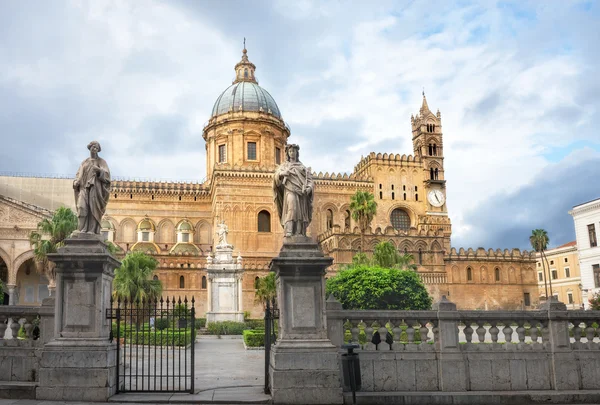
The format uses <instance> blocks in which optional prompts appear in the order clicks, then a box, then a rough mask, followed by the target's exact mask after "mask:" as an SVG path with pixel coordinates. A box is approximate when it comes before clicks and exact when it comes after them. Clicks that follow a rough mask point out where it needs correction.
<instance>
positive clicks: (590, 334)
mask: <svg viewBox="0 0 600 405" xmlns="http://www.w3.org/2000/svg"><path fill="white" fill-rule="evenodd" d="M585 325H586V328H585V337H586V338H587V341H588V343H592V342H593V341H594V333H595V332H596V329H594V322H592V321H587V322H586V323H585Z"/></svg>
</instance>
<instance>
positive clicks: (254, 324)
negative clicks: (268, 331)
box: [246, 319, 265, 329]
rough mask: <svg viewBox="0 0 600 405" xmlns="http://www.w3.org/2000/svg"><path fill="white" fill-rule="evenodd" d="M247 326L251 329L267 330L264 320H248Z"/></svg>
mask: <svg viewBox="0 0 600 405" xmlns="http://www.w3.org/2000/svg"><path fill="white" fill-rule="evenodd" d="M246 325H248V327H249V328H250V329H265V320H264V319H246Z"/></svg>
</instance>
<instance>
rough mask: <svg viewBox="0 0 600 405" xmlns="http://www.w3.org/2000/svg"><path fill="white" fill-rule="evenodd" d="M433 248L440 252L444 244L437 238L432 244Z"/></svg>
mask: <svg viewBox="0 0 600 405" xmlns="http://www.w3.org/2000/svg"><path fill="white" fill-rule="evenodd" d="M431 250H433V251H434V252H439V251H441V250H442V246H441V245H440V243H439V242H438V241H437V240H434V241H433V243H432V244H431Z"/></svg>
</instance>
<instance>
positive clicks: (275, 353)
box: [269, 236, 343, 404]
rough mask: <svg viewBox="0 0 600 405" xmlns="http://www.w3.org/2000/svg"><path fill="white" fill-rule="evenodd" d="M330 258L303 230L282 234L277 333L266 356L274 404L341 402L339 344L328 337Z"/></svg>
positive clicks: (277, 265) (278, 259)
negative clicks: (326, 272)
mask: <svg viewBox="0 0 600 405" xmlns="http://www.w3.org/2000/svg"><path fill="white" fill-rule="evenodd" d="M332 262H333V259H332V258H330V257H325V256H324V255H323V253H322V252H321V251H320V250H319V247H318V245H317V244H316V243H313V242H312V241H311V240H310V239H308V238H306V237H301V236H295V237H290V238H285V239H284V243H283V247H282V249H281V251H280V253H279V256H278V257H276V258H274V259H273V261H272V262H271V270H272V271H275V273H276V274H277V291H278V304H279V313H280V318H279V336H278V340H277V343H276V345H275V346H274V347H273V350H272V352H271V358H270V369H269V377H270V382H271V395H272V397H273V402H274V403H276V404H338V403H340V404H341V403H342V402H343V399H342V388H341V384H340V369H339V361H338V349H337V347H335V346H334V345H333V344H332V343H331V341H330V340H329V339H328V338H327V320H326V316H325V315H326V312H325V311H326V309H325V279H324V275H325V269H326V268H327V267H328V266H330V265H331V263H332Z"/></svg>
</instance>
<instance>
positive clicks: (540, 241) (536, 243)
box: [529, 229, 552, 299]
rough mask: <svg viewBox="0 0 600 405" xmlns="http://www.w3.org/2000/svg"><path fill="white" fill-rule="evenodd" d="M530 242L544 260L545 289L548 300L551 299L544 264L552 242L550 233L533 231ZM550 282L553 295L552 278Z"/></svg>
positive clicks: (549, 279) (543, 265)
mask: <svg viewBox="0 0 600 405" xmlns="http://www.w3.org/2000/svg"><path fill="white" fill-rule="evenodd" d="M529 242H530V243H531V247H532V248H533V250H535V251H536V252H538V253H539V254H540V257H541V259H542V271H543V275H544V287H545V289H546V299H550V295H548V285H547V283H546V265H545V263H544V258H545V255H544V250H546V248H547V247H548V242H550V239H549V238H548V232H546V231H545V230H544V229H534V230H532V231H531V236H530V237H529ZM547 262H548V260H546V263H547ZM548 271H550V268H549V266H548ZM548 281H549V282H550V293H551V294H552V277H549V278H548Z"/></svg>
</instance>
